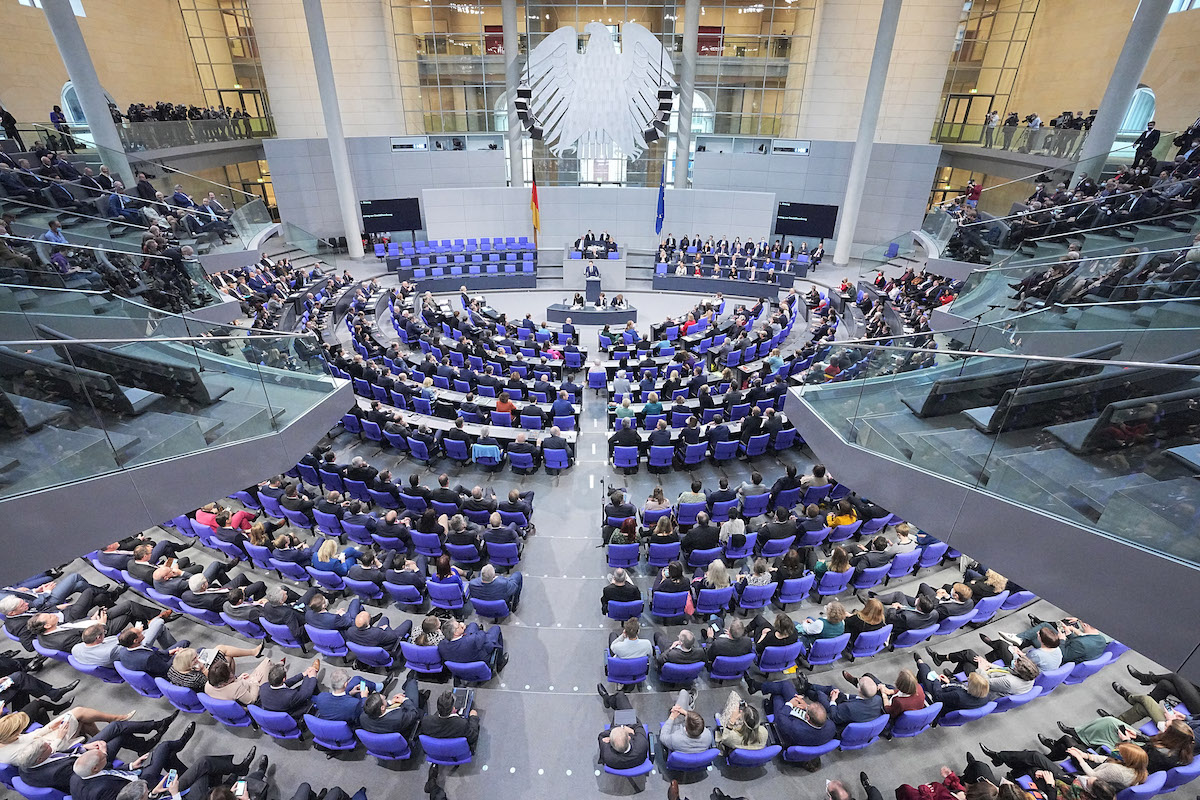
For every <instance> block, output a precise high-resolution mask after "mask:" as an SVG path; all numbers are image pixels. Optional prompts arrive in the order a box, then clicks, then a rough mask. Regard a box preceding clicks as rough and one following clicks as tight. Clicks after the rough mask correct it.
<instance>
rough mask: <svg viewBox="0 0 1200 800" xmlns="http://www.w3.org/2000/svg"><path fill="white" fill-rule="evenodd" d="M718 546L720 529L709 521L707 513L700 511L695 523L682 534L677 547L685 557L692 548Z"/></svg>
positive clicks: (719, 544) (704, 548) (705, 548)
mask: <svg viewBox="0 0 1200 800" xmlns="http://www.w3.org/2000/svg"><path fill="white" fill-rule="evenodd" d="M720 546H721V538H720V531H719V530H718V529H717V528H716V526H714V525H712V524H711V523H710V522H709V518H708V514H706V513H704V512H703V511H701V512H700V513H699V514H697V515H696V524H695V525H693V526H692V529H691V530H689V531H688V532H687V533H686V534H684V537H683V541H682V542H681V543H680V545H679V548H680V550H682V551H683V555H684V558H685V559H686V558H687V557H688V556H690V555H691V554H692V551H693V550H711V549H712V548H714V547H720Z"/></svg>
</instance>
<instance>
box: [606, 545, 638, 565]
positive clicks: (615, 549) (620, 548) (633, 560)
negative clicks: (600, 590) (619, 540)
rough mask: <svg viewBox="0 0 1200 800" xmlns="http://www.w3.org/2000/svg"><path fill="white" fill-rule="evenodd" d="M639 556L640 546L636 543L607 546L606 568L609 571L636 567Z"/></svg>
mask: <svg viewBox="0 0 1200 800" xmlns="http://www.w3.org/2000/svg"><path fill="white" fill-rule="evenodd" d="M641 554H642V546H641V545H640V544H638V543H636V542H634V543H633V544H610V545H609V546H608V566H609V568H610V569H616V568H617V567H636V566H637V564H638V561H639V559H640V558H641Z"/></svg>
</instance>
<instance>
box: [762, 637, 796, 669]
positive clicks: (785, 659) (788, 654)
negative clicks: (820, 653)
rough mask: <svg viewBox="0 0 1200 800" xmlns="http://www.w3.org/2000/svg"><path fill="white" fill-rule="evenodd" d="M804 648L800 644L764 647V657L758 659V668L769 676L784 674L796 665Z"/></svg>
mask: <svg viewBox="0 0 1200 800" xmlns="http://www.w3.org/2000/svg"><path fill="white" fill-rule="evenodd" d="M802 648H803V644H802V643H800V642H795V643H794V644H787V645H771V646H769V647H764V648H763V652H762V655H760V656H759V658H758V668H759V669H761V670H762V671H763V672H765V673H767V674H770V673H772V672H783V671H784V670H786V669H787V668H788V667H791V666H794V665H795V663H796V657H797V656H799V655H800V651H801V649H802Z"/></svg>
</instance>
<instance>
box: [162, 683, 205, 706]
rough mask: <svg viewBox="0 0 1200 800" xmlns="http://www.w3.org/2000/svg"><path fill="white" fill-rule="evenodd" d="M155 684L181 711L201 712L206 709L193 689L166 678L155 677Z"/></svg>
mask: <svg viewBox="0 0 1200 800" xmlns="http://www.w3.org/2000/svg"><path fill="white" fill-rule="evenodd" d="M154 685H155V686H157V687H158V690H159V691H160V692H162V694H163V697H165V698H167V700H169V701H170V703H171V705H173V706H175V707H176V708H178V709H179V710H180V711H185V712H187V713H188V714H200V713H202V712H203V711H204V706H202V705H200V699H199V698H198V697H197V696H196V693H195V692H194V691H192V690H191V689H188V688H187V687H184V686H176V685H175V684H173V683H171V682H170V681H168V680H167V679H166V678H155V679H154Z"/></svg>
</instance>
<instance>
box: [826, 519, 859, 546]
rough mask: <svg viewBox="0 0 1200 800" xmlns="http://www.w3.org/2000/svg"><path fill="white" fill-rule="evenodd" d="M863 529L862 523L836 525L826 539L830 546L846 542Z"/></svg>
mask: <svg viewBox="0 0 1200 800" xmlns="http://www.w3.org/2000/svg"><path fill="white" fill-rule="evenodd" d="M860 527H862V523H861V522H851V523H849V524H847V525H835V526H834V527H833V530H831V531H830V532H829V537H828V538H827V539H826V541H828V542H829V543H830V544H836V543H838V542H844V541H846V540H847V539H849V538H850V537H851V536H853V535H854V534H855V532H856V531H857V530H858V529H859V528H860Z"/></svg>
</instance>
